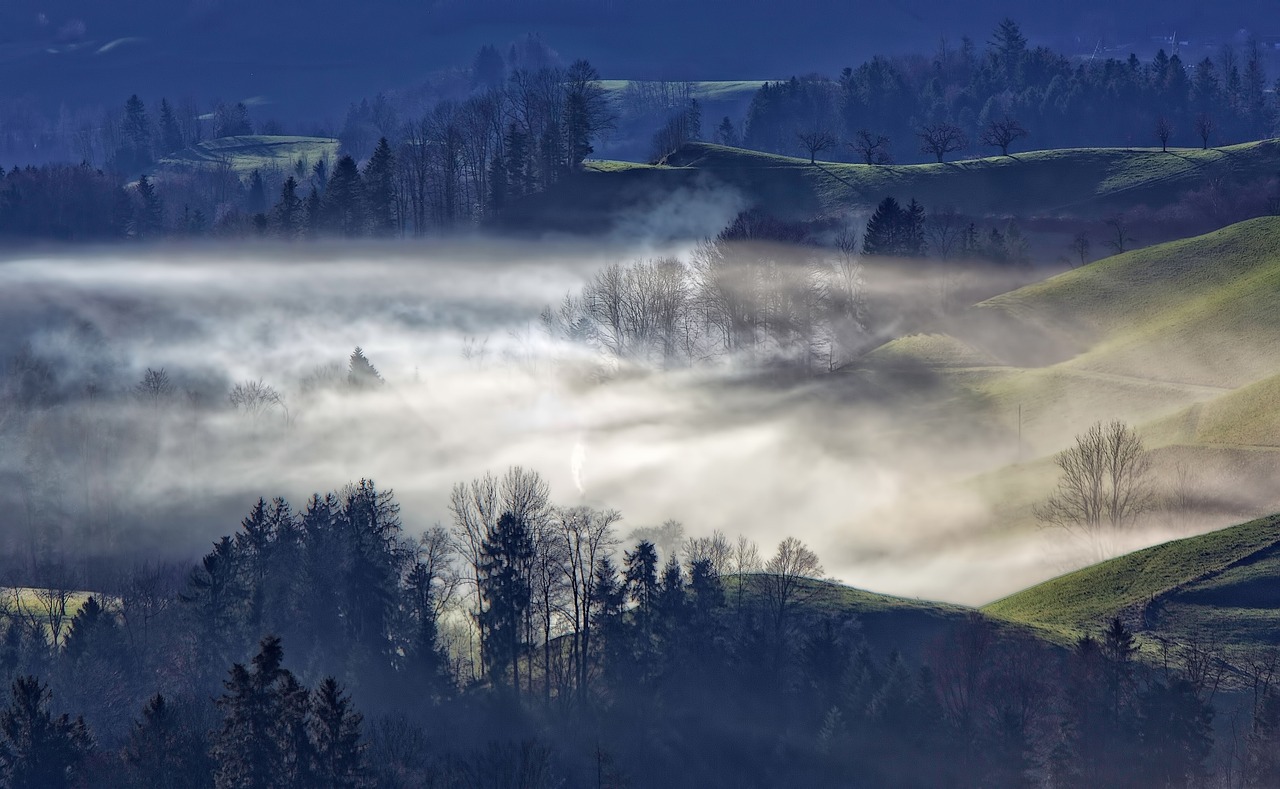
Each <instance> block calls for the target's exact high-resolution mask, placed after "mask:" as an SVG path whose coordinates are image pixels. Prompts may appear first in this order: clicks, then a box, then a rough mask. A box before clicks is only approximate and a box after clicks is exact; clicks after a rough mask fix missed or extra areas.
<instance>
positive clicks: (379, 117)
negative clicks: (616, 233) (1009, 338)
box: [0, 20, 1277, 258]
mask: <svg viewBox="0 0 1280 789" xmlns="http://www.w3.org/2000/svg"><path fill="white" fill-rule="evenodd" d="M558 62H559V56H558V55H556V53H555V52H553V51H551V50H550V49H549V48H548V47H547V46H546V45H545V44H543V43H542V42H541V41H540V40H539V39H537V38H535V37H528V38H526V39H523V40H521V41H519V42H517V44H513V45H512V46H511V47H510V48H509V49H508V50H507V51H506V52H505V53H504V52H502V51H500V50H499V49H497V48H495V47H484V48H482V49H481V50H480V52H479V53H478V54H477V56H476V57H475V59H474V60H473V62H472V64H471V67H470V68H469V69H468V70H466V71H465V72H459V73H456V74H452V75H449V76H447V77H442V80H443V81H442V82H440V83H439V84H437V85H436V87H435V88H433V89H431V90H428V91H427V92H426V93H422V94H420V95H419V94H412V95H411V94H401V95H398V96H388V95H385V94H379V95H377V96H374V97H372V98H371V99H366V100H363V101H361V102H358V103H355V104H353V105H352V106H351V107H350V108H349V109H348V112H347V113H346V117H345V120H344V121H343V123H342V124H341V125H340V127H338V128H335V129H329V130H318V131H326V133H329V134H334V135H336V137H337V139H338V140H339V141H340V143H341V151H340V154H339V156H338V157H337V158H336V159H334V160H331V159H328V158H321V159H317V160H315V161H311V160H309V159H307V158H305V157H304V158H299V159H297V160H296V161H293V162H291V163H289V164H288V165H287V166H284V167H281V166H270V167H265V166H264V167H259V168H256V169H252V170H251V171H240V170H236V169H235V168H234V167H233V166H232V163H231V162H230V161H227V162H223V163H222V164H221V165H219V166H212V167H196V168H192V167H179V166H174V165H162V164H160V160H162V159H163V158H164V157H165V156H167V155H169V154H171V153H174V152H175V151H178V150H180V149H182V148H183V147H184V146H187V145H191V144H193V143H197V142H199V141H200V140H202V139H208V138H221V137H227V136H236V135H247V134H252V133H254V132H259V133H268V134H278V133H282V132H284V131H285V129H284V128H283V127H282V126H281V125H280V124H278V123H276V122H274V121H266V122H261V123H255V121H254V120H253V119H252V118H251V116H250V111H249V108H247V107H246V106H245V105H244V104H243V103H226V102H218V103H216V104H215V105H214V107H213V108H212V111H211V112H204V111H202V110H201V109H200V108H199V107H198V106H197V104H196V103H195V102H193V101H190V100H184V101H182V102H170V101H168V100H167V99H161V100H160V101H159V102H157V103H155V104H154V105H151V106H148V105H147V104H146V102H144V101H143V100H142V99H141V98H139V97H138V96H132V97H130V98H129V99H128V100H127V101H126V102H125V103H124V105H123V107H122V108H121V109H118V110H110V111H106V112H105V113H101V114H98V115H94V114H92V113H91V114H88V115H85V114H80V115H77V114H75V113H72V114H69V115H66V116H65V117H63V118H62V119H60V120H59V121H58V123H56V124H53V123H50V122H48V121H43V122H41V121H39V118H38V116H33V115H30V114H29V113H28V114H26V115H24V114H23V113H11V117H10V122H8V123H6V124H5V126H4V128H3V129H0V133H2V134H3V135H4V144H5V146H7V147H9V148H11V149H12V148H23V147H24V146H26V147H28V148H30V147H31V146H33V145H34V146H36V147H37V148H39V149H41V150H60V151H63V152H64V153H63V156H64V157H65V158H67V159H69V160H72V161H74V160H75V159H79V160H81V162H82V163H81V164H79V165H67V164H46V165H42V166H39V167H36V166H26V167H14V168H12V169H10V170H8V171H0V174H2V175H3V178H2V179H0V236H4V237H6V238H9V239H11V240H18V239H25V240H57V241H86V240H88V241H102V240H109V239H121V238H157V237H190V236H201V235H206V234H210V235H215V236H222V237H254V236H258V237H261V236H274V237H277V238H296V237H306V236H322V235H340V236H346V237H354V236H366V235H367V236H374V237H387V236H422V235H425V234H435V233H442V232H453V231H459V230H465V229H468V228H474V227H476V226H479V225H486V226H490V227H492V226H495V225H500V219H501V216H502V212H503V210H504V208H506V207H507V206H509V205H511V204H513V203H517V202H519V201H521V200H524V199H527V198H528V197H529V196H531V195H535V194H538V193H540V192H542V191H544V190H546V189H548V188H550V187H552V186H554V185H555V184H557V183H559V182H560V181H562V180H564V179H565V178H567V177H570V176H571V175H573V174H574V173H575V172H577V171H579V170H581V169H582V168H583V165H584V163H585V162H586V161H587V160H588V159H589V158H590V157H591V156H592V155H593V153H594V151H595V148H596V146H598V145H600V144H601V143H602V141H603V140H605V139H606V138H607V137H608V136H609V135H610V134H611V133H613V132H614V131H615V130H618V133H620V134H626V135H630V136H631V137H634V136H635V135H636V134H637V133H641V132H642V133H648V134H651V135H652V141H651V144H650V145H649V150H650V153H651V155H652V157H653V158H654V159H655V160H660V159H662V158H663V157H665V156H666V155H667V154H669V153H671V152H672V151H674V150H676V149H678V148H679V147H680V146H681V145H682V144H684V143H685V142H688V141H691V140H697V139H709V140H712V141H716V142H721V143H725V144H729V145H740V146H745V147H748V148H754V149H758V150H763V151H770V152H776V153H786V154H800V155H804V156H807V157H808V158H810V159H813V158H815V157H817V156H819V155H821V156H822V157H823V158H825V159H834V160H846V161H856V162H865V163H868V164H887V163H890V162H916V161H933V160H937V161H942V160H945V159H947V158H949V157H950V158H954V157H955V156H956V155H973V154H978V153H982V152H985V153H988V154H1002V153H1009V152H1011V151H1013V152H1016V151H1017V150H1019V149H1020V148H1022V147H1026V146H1033V147H1035V148H1053V147H1083V146H1108V145H1110V146H1133V145H1137V146H1164V147H1168V146H1169V145H1175V146H1176V145H1184V146H1186V145H1193V146H1196V147H1202V146H1203V147H1209V146H1217V145H1221V144H1226V143H1232V142H1238V141H1243V140H1251V139H1258V138H1261V137H1265V136H1268V135H1270V134H1272V133H1273V132H1274V130H1275V127H1276V122H1277V106H1276V104H1275V101H1276V99H1275V96H1276V93H1275V91H1274V90H1272V88H1271V86H1270V84H1269V81H1268V80H1269V77H1268V75H1267V73H1266V68H1265V60H1264V57H1263V52H1262V50H1261V48H1260V45H1259V44H1257V43H1256V42H1255V43H1253V44H1251V45H1249V46H1247V47H1245V48H1244V49H1243V50H1237V49H1235V48H1233V47H1231V46H1226V47H1224V48H1223V49H1222V51H1221V53H1220V56H1219V57H1218V58H1216V59H1215V58H1204V59H1202V60H1200V61H1198V62H1196V63H1184V62H1182V60H1181V58H1180V57H1179V55H1177V54H1174V55H1172V56H1168V55H1166V54H1165V53H1163V52H1161V53H1160V54H1158V55H1157V56H1156V57H1155V58H1154V59H1153V60H1152V61H1150V62H1142V61H1140V60H1139V59H1138V58H1137V57H1133V56H1131V57H1130V58H1129V59H1128V60H1127V61H1126V60H1116V59H1110V58H1108V59H1089V60H1079V59H1072V58H1068V57H1066V56H1063V55H1061V54H1058V53H1055V52H1053V51H1051V50H1049V49H1047V48H1045V47H1036V48H1032V47H1030V46H1029V45H1028V43H1027V39H1026V37H1025V36H1024V35H1023V34H1022V32H1021V30H1020V29H1019V28H1018V26H1017V24H1016V23H1014V22H1012V21H1008V20H1007V21H1005V22H1004V23H1002V24H1001V25H1000V26H999V27H998V28H997V30H996V31H995V32H994V34H993V37H992V39H991V41H990V42H989V43H988V44H987V45H986V46H985V47H979V46H978V45H977V44H975V43H974V42H973V41H972V40H969V39H964V40H962V41H961V42H960V44H959V45H958V46H955V47H951V46H949V45H945V44H944V45H942V46H941V47H940V48H939V50H938V52H937V53H936V54H935V55H934V56H933V57H932V58H925V57H902V56H900V57H877V58H874V59H872V60H871V61H868V62H866V63H864V64H862V65H861V66H859V67H857V68H849V69H846V70H845V71H844V72H843V73H842V74H841V75H840V76H839V77H838V78H837V79H829V78H826V77H820V76H816V75H810V76H806V77H803V78H792V79H791V80H788V81H782V82H774V83H767V84H765V85H764V86H763V87H761V88H760V89H759V91H758V92H757V93H756V95H755V96H754V98H753V99H752V100H751V102H750V106H749V107H748V108H747V111H746V116H745V118H742V119H735V118H730V117H724V118H721V119H720V120H719V121H716V122H712V120H713V119H705V122H704V119H703V117H702V107H701V106H700V103H699V101H698V99H697V98H696V90H695V88H694V85H693V83H678V82H632V83H629V84H627V86H626V87H625V88H624V89H622V90H620V91H616V92H613V93H610V92H607V91H606V90H605V89H604V87H603V83H602V82H601V81H600V75H599V73H598V72H597V71H596V69H595V68H594V67H593V66H591V65H590V64H589V63H587V62H586V61H583V60H579V61H575V62H574V63H572V64H571V65H569V66H568V67H561V66H559V65H558ZM637 130H640V131H639V132H638V131H637ZM1270 176H1271V174H1268V173H1259V174H1258V178H1259V182H1258V185H1257V186H1258V189H1257V190H1247V191H1249V194H1239V195H1236V194H1233V195H1206V196H1205V200H1207V201H1209V202H1212V203H1214V205H1215V206H1221V205H1225V206H1226V208H1225V210H1226V213H1227V214H1228V215H1229V216H1228V217H1226V219H1228V220H1230V221H1234V220H1236V219H1240V218H1244V217H1246V216H1256V215H1258V214H1259V213H1261V212H1263V210H1264V207H1265V204H1266V203H1267V202H1268V201H1269V199H1270V198H1269V197H1268V196H1267V195H1266V194H1265V192H1266V190H1267V188H1268V185H1267V183H1266V181H1267V179H1268V178H1269V177H1270ZM1211 188H1212V184H1209V185H1207V186H1206V189H1211ZM1253 191H1257V192H1258V194H1253ZM899 197H900V198H901V199H902V200H903V201H904V202H905V201H907V200H909V199H910V197H911V196H910V195H901V196H899ZM930 208H933V209H935V210H942V209H943V208H944V207H941V206H931V207H930ZM1190 208H1194V206H1191V207H1189V209H1190ZM946 209H948V210H950V209H955V210H958V211H959V212H960V213H962V214H963V213H964V207H963V206H949V207H946ZM1215 210H1218V209H1216V208H1215ZM1184 213H1186V212H1184ZM1191 213H1196V211H1194V210H1193V211H1191ZM1199 213H1204V212H1203V211H1201V212H1199ZM1184 220H1185V217H1181V216H1179V217H1178V218H1177V221H1179V222H1182V221H1184ZM992 229H995V230H997V231H999V232H1000V233H1001V234H1002V235H1003V234H1005V233H1006V232H1007V230H1008V229H1007V228H1003V227H995V228H991V227H984V228H974V232H975V233H977V234H979V235H981V238H980V239H978V241H977V242H975V243H971V244H970V247H973V248H975V249H976V248H977V247H978V246H980V245H983V244H989V243H991V242H990V231H991V230H992ZM1121 235H1123V234H1121ZM947 246H950V245H949V244H948V245H947ZM1002 254H1003V253H1000V252H999V251H997V252H995V253H993V254H991V255H986V257H992V258H998V257H1001V256H1002ZM1013 256H1014V257H1015V258H1016V253H1015V254H1014V255H1013ZM943 257H946V255H943ZM1072 257H1074V256H1072Z"/></svg>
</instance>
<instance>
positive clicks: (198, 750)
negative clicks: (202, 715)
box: [124, 694, 214, 789]
mask: <svg viewBox="0 0 1280 789" xmlns="http://www.w3.org/2000/svg"><path fill="white" fill-rule="evenodd" d="M124 763H125V768H126V771H127V774H128V777H129V784H130V786H132V787H136V789H151V788H152V787H163V788H164V789H208V788H209V787H212V786H213V769H214V764H213V759H212V758H211V757H210V755H209V744H208V741H207V739H206V737H205V734H204V731H203V729H202V727H201V726H200V724H199V722H198V721H192V720H191V719H190V715H189V714H185V715H184V713H183V711H182V710H179V709H175V708H174V706H173V705H172V704H170V702H169V701H168V700H167V699H165V697H164V696H161V695H159V694H156V695H155V696H153V697H152V698H151V699H150V700H149V701H148V702H147V704H146V706H145V707H143V709H142V719H141V720H139V721H135V722H134V724H133V728H132V730H131V731H130V732H129V741H128V743H127V744H126V745H125V748H124Z"/></svg>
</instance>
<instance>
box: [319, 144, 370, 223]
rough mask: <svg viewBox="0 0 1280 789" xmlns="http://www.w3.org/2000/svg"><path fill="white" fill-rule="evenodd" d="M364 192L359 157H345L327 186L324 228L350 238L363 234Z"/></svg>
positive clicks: (334, 169)
mask: <svg viewBox="0 0 1280 789" xmlns="http://www.w3.org/2000/svg"><path fill="white" fill-rule="evenodd" d="M363 192H364V190H363V188H362V186H361V183H360V170H359V169H358V168H357V167H356V160H355V159H352V158H351V157H350V156H344V157H342V158H341V159H339V160H338V163H337V165H335V166H334V168H333V173H332V174H331V175H330V176H329V180H328V184H327V185H326V186H325V189H324V225H325V228H324V229H325V230H326V231H328V232H330V233H338V234H340V235H342V236H345V237H347V238H357V237H359V236H362V235H364V230H365V208H364V194H363Z"/></svg>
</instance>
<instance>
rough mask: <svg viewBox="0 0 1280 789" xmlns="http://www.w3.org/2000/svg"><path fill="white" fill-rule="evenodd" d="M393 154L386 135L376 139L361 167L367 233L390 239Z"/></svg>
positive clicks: (393, 201)
mask: <svg viewBox="0 0 1280 789" xmlns="http://www.w3.org/2000/svg"><path fill="white" fill-rule="evenodd" d="M395 177H396V165H395V154H393V153H392V152H391V144H390V143H388V142H387V138H386V137H383V138H381V139H380V140H378V147H376V148H374V150H373V156H372V157H370V159H369V163H368V164H366V165H365V167H364V202H365V208H366V210H368V212H369V232H370V233H371V234H372V235H373V236H375V237H377V238H390V237H391V236H393V235H395V232H396V194H395Z"/></svg>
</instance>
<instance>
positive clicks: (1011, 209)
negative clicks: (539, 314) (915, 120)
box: [504, 140, 1280, 231]
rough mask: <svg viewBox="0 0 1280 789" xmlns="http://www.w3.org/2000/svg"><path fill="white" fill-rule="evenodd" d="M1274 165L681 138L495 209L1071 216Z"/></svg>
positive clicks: (573, 224)
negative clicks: (911, 207) (717, 205)
mask: <svg viewBox="0 0 1280 789" xmlns="http://www.w3.org/2000/svg"><path fill="white" fill-rule="evenodd" d="M1277 169H1280V140H1266V141H1262V142H1253V143H1244V144H1241V145H1234V146H1230V147H1224V148H1215V149H1209V150H1207V151H1206V150H1199V149H1171V150H1170V151H1168V152H1167V153H1166V152H1163V151H1160V150H1158V149H1146V148H1082V149H1066V150H1050V151H1032V152H1027V153H1015V154H1013V155H1011V156H998V157H990V158H982V159H968V160H963V161H957V162H946V163H943V164H916V165H898V166H895V165H888V166H882V165H876V166H872V165H862V164H834V163H828V162H818V163H817V164H809V162H808V161H807V160H805V159H798V158H792V157H786V156H775V155H772V154H765V153H759V152H756V151H747V150H742V149H737V148H727V147H724V146H719V145H712V144H709V143H688V144H686V145H685V146H683V147H682V148H680V149H679V150H677V151H675V152H673V153H672V154H670V155H669V156H668V157H667V158H666V159H665V160H664V162H663V163H662V166H661V167H647V166H633V165H628V164H627V163H621V162H595V163H590V164H589V165H588V168H587V172H584V173H581V174H578V175H576V176H574V177H572V178H569V179H567V180H566V181H564V182H562V183H561V184H560V185H558V186H556V187H554V188H553V189H552V190H550V191H549V192H548V193H545V194H543V195H539V197H538V199H536V200H533V199H531V200H527V201H524V202H523V203H520V204H518V205H516V206H514V207H513V208H512V210H510V211H509V212H508V214H507V216H506V217H505V222H504V224H506V225H507V226H509V227H513V228H515V229H526V230H534V229H552V230H566V231H571V230H581V229H582V228H590V227H611V226H616V225H618V224H619V223H620V222H623V221H625V220H627V219H628V218H630V217H631V216H632V215H634V214H636V213H644V212H646V211H654V210H660V208H661V206H662V205H663V203H664V201H666V200H669V199H671V198H672V197H673V196H675V195H678V194H680V193H681V192H691V191H701V192H705V191H708V190H716V189H720V190H727V191H731V192H735V193H738V194H739V195H741V197H742V199H743V201H744V202H745V203H746V204H747V205H751V206H756V207H759V208H761V209H763V210H765V211H767V212H768V213H771V214H773V215H775V216H779V217H784V218H792V219H810V218H813V217H815V216H832V215H840V214H844V213H848V212H850V211H865V210H867V209H868V208H870V207H872V206H874V205H875V204H876V203H878V202H879V201H881V200H882V199H884V198H885V197H889V196H895V197H898V198H899V199H901V200H903V201H906V200H909V199H911V198H915V199H917V200H919V201H920V202H921V203H923V204H924V205H925V206H926V207H927V208H929V209H933V210H936V209H940V208H945V207H956V208H958V209H961V210H963V212H964V213H965V215H966V216H979V217H981V216H991V217H1020V218H1031V217H1074V218H1078V219H1084V220H1093V221H1097V220H1100V219H1102V218H1105V217H1108V216H1110V215H1113V214H1115V213H1118V212H1121V211H1124V210H1128V209H1132V208H1133V207H1135V206H1147V207H1150V208H1159V207H1162V206H1166V205H1169V204H1171V203H1175V202H1177V201H1178V200H1179V199H1180V198H1181V197H1182V196H1183V195H1185V194H1187V193H1188V192H1191V191H1194V190H1198V189H1202V188H1203V187H1204V184H1205V183H1208V182H1210V181H1213V182H1217V183H1220V184H1222V185H1223V188H1230V187H1232V186H1238V185H1240V184H1242V183H1245V182H1249V181H1253V180H1255V179H1257V178H1258V177H1260V176H1262V175H1265V174H1268V173H1272V172H1274V171H1276V170H1277Z"/></svg>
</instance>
